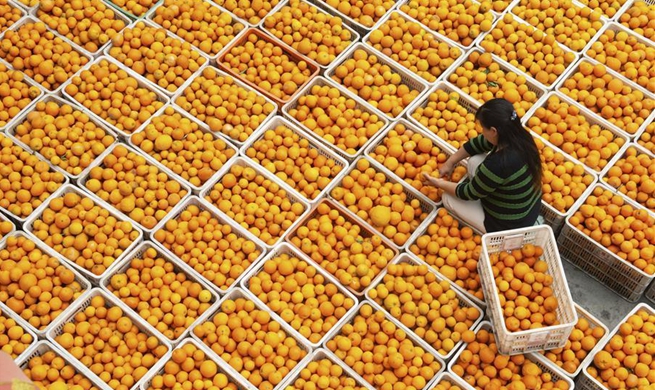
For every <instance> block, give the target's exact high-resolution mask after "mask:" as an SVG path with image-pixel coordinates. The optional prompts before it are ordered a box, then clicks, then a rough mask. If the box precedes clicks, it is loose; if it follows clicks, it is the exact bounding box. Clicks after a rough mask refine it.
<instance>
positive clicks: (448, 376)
mask: <svg viewBox="0 0 655 390" xmlns="http://www.w3.org/2000/svg"><path fill="white" fill-rule="evenodd" d="M442 382H448V383H450V384H451V386H459V388H460V389H468V386H469V385H468V383H466V382H465V381H464V380H463V379H462V378H460V377H458V376H457V375H455V374H453V373H451V372H450V371H444V372H442V373H441V374H439V375H437V376H436V377H435V378H434V379H433V380H431V381H430V383H428V387H427V389H428V390H434V389H435V388H436V386H437V385H439V384H440V383H442Z"/></svg>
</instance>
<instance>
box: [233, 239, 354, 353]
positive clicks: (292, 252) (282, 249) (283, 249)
mask: <svg viewBox="0 0 655 390" xmlns="http://www.w3.org/2000/svg"><path fill="white" fill-rule="evenodd" d="M284 254H286V255H289V256H290V257H295V258H297V259H299V260H300V261H304V262H305V263H307V264H308V265H309V266H311V267H314V268H315V269H316V272H317V273H319V274H321V275H322V276H323V277H324V278H325V282H324V285H327V284H333V285H334V286H336V287H337V289H338V290H339V292H340V293H341V294H343V295H344V296H345V297H346V298H350V299H352V300H353V302H354V305H353V307H351V308H350V309H349V310H348V311H347V312H346V314H345V315H344V316H343V317H342V318H340V319H339V320H338V321H337V322H336V323H335V324H334V326H333V327H332V329H330V330H328V331H327V332H325V334H324V335H323V337H321V339H320V340H319V341H318V342H316V343H313V342H311V341H309V340H308V339H307V338H305V337H304V336H302V335H301V334H300V332H299V331H297V330H296V329H293V328H292V327H291V325H290V324H288V325H289V330H290V331H291V333H292V334H293V335H294V337H295V338H296V339H298V338H302V339H303V341H304V342H305V343H306V344H308V345H309V346H311V347H312V348H320V346H321V344H322V343H323V342H324V341H325V340H328V339H330V338H331V336H332V335H333V333H334V332H333V330H334V329H337V328H339V326H340V325H341V323H342V322H344V321H345V319H346V318H347V317H348V313H350V312H351V311H353V310H354V309H355V306H357V297H356V296H355V294H353V293H352V292H350V291H349V290H347V289H346V288H345V287H344V286H343V285H342V284H341V283H339V281H338V280H337V279H336V278H335V277H334V276H333V275H332V274H330V273H329V272H327V271H326V270H325V269H323V268H322V267H321V266H320V265H318V264H317V263H316V262H314V261H313V260H312V259H310V258H309V256H307V255H305V254H304V253H302V251H301V250H299V249H297V248H296V247H295V246H293V245H291V244H289V243H286V242H283V243H281V244H279V245H276V246H275V248H274V249H273V251H272V252H269V253H268V254H267V255H266V257H265V258H263V259H262V260H261V261H257V264H256V265H255V266H254V267H251V268H250V270H249V271H248V272H247V273H246V274H245V276H244V277H243V278H242V279H241V281H240V283H239V284H240V285H241V288H243V289H244V290H247V291H248V292H249V293H250V295H251V296H252V297H253V299H254V300H256V301H257V302H259V303H261V304H262V305H263V306H267V305H266V304H265V303H264V302H262V301H261V300H260V299H259V297H257V295H256V294H255V293H253V292H252V291H250V279H251V278H253V277H254V276H257V275H258V274H259V273H260V272H261V271H262V270H263V269H264V264H265V263H266V262H268V261H270V260H273V259H275V258H277V257H279V256H281V255H284ZM268 310H272V309H268ZM278 316H279V315H278ZM280 320H282V319H281V318H280Z"/></svg>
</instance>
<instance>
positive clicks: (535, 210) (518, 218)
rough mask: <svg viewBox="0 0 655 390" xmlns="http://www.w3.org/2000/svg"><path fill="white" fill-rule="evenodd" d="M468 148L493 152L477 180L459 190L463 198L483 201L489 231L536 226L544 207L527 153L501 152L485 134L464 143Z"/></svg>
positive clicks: (466, 181)
mask: <svg viewBox="0 0 655 390" xmlns="http://www.w3.org/2000/svg"><path fill="white" fill-rule="evenodd" d="M464 149H466V151H467V152H468V154H469V155H471V156H473V155H476V154H482V153H487V152H489V155H488V156H487V158H485V159H484V161H483V162H482V164H480V166H479V167H478V169H477V171H476V172H475V176H474V177H473V179H470V180H469V179H467V180H465V181H463V182H462V183H460V184H459V185H458V186H457V189H456V194H457V197H458V198H460V199H463V200H478V199H479V200H480V202H481V203H482V208H483V209H484V216H485V218H484V227H485V228H486V230H487V232H496V231H500V230H508V229H516V228H521V227H527V226H532V225H534V223H535V222H536V221H537V217H539V210H540V208H541V202H540V199H541V188H540V187H539V188H535V187H534V186H533V185H532V175H531V174H530V172H529V171H528V165H527V163H526V161H525V159H524V156H521V153H520V152H519V151H517V150H512V149H508V150H503V151H502V153H501V152H498V151H497V150H496V148H495V147H494V145H492V144H491V143H489V142H488V141H487V140H486V139H485V138H484V137H483V136H482V135H479V136H478V137H476V138H473V139H472V140H470V141H469V142H467V143H466V144H464Z"/></svg>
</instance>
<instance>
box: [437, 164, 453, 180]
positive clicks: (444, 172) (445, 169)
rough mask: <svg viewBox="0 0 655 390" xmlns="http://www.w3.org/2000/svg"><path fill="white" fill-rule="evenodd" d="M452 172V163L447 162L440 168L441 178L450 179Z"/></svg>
mask: <svg viewBox="0 0 655 390" xmlns="http://www.w3.org/2000/svg"><path fill="white" fill-rule="evenodd" d="M452 172H453V164H452V163H450V161H449V160H446V162H444V163H443V165H442V166H441V167H440V168H439V176H441V177H449V176H450V174H451V173H452Z"/></svg>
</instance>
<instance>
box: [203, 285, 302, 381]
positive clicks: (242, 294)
mask: <svg viewBox="0 0 655 390" xmlns="http://www.w3.org/2000/svg"><path fill="white" fill-rule="evenodd" d="M239 298H243V299H246V300H249V301H252V302H253V303H254V304H255V309H256V310H263V311H266V312H268V313H270V316H271V321H275V322H277V323H279V324H280V329H281V330H282V331H284V332H285V333H286V335H287V337H290V338H292V339H294V340H295V341H296V344H297V345H298V347H299V348H300V349H302V350H303V351H305V353H306V355H305V357H303V358H302V359H300V361H299V362H298V364H296V366H295V367H294V368H292V369H291V370H290V371H289V373H288V374H287V375H286V376H285V377H284V378H282V381H281V382H280V383H279V384H278V385H277V386H275V387H274V388H273V390H282V389H283V388H284V387H283V386H284V383H285V382H286V380H287V379H288V378H289V377H291V376H293V375H294V373H296V372H297V371H298V370H299V369H300V367H304V366H305V365H306V364H307V362H309V361H310V360H311V358H312V351H313V349H312V347H311V346H309V344H307V343H306V342H305V340H304V339H302V338H297V337H295V335H294V333H293V332H292V329H291V327H290V326H288V325H287V324H286V323H285V322H284V321H282V319H281V318H279V316H278V315H277V314H275V313H272V312H271V311H270V309H268V308H267V307H266V306H264V305H262V304H261V303H260V302H259V300H257V299H253V296H252V295H251V293H250V292H248V291H245V290H243V289H241V288H239V287H235V288H233V289H231V290H230V292H228V293H227V294H226V295H225V296H224V297H223V298H222V299H221V300H220V301H219V302H218V304H217V305H215V306H214V308H215V309H216V310H210V311H208V312H207V313H205V314H203V315H202V317H201V321H200V322H198V324H197V325H196V327H198V326H201V325H202V324H203V323H205V322H210V321H212V319H213V318H214V316H215V315H216V314H218V313H220V312H221V309H220V308H221V306H222V305H223V302H225V301H228V300H237V299H239ZM191 335H192V336H191V337H192V338H193V339H194V340H195V341H197V342H198V344H203V345H205V346H207V344H206V343H205V342H204V341H203V340H202V339H201V338H200V337H198V336H197V335H196V334H195V333H194V332H193V331H192V332H191ZM207 347H208V348H207V350H209V352H211V354H210V355H209V356H213V357H214V360H218V361H221V362H224V363H227V362H225V360H224V359H223V358H222V357H220V356H219V355H218V354H217V353H216V352H215V351H214V350H212V349H211V346H207ZM230 369H231V370H234V369H233V368H231V367H230ZM234 372H236V370H234ZM237 378H239V379H240V380H241V381H242V382H243V383H247V385H248V387H249V388H251V389H256V387H255V386H253V385H252V383H250V382H249V381H248V380H247V379H246V378H245V377H243V376H242V375H241V373H238V376H237Z"/></svg>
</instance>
